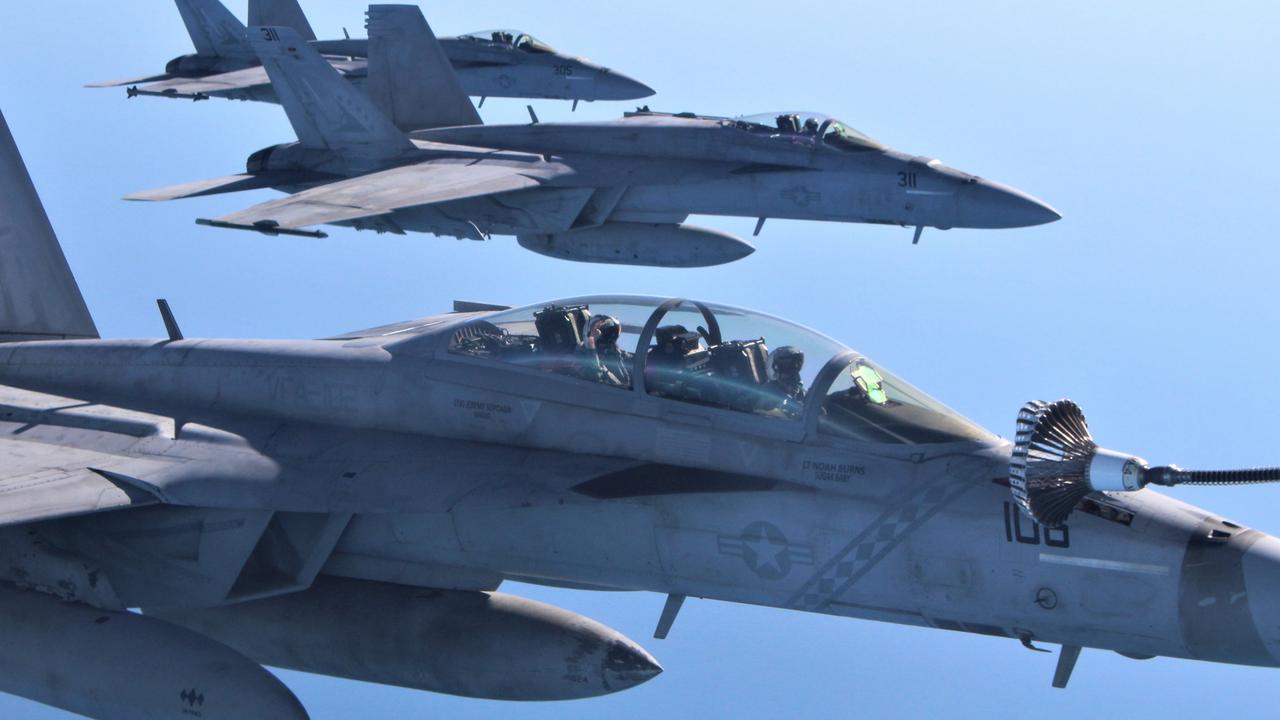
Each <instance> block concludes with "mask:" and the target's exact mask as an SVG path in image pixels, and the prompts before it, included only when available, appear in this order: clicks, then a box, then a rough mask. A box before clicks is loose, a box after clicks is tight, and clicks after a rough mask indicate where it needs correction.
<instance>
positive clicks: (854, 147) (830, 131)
mask: <svg viewBox="0 0 1280 720" xmlns="http://www.w3.org/2000/svg"><path fill="white" fill-rule="evenodd" d="M733 122H735V123H737V124H738V126H739V127H741V128H742V129H744V130H747V131H749V132H757V133H768V134H770V135H781V136H786V137H793V138H807V139H811V140H812V141H813V142H815V143H817V142H821V143H822V144H824V145H827V146H828V147H832V148H835V149H836V150H842V151H845V152H865V151H868V150H883V149H885V145H884V144H883V143H881V142H878V141H876V140H874V139H872V138H871V137H870V136H869V135H867V134H866V133H863V132H859V131H858V130H855V129H853V128H852V127H850V126H848V125H846V124H844V123H843V122H840V121H839V120H837V119H835V118H833V117H831V116H830V115H824V114H822V113H814V112H800V111H787V112H775V113H763V114H760V115H746V116H743V117H737V118H734V119H733Z"/></svg>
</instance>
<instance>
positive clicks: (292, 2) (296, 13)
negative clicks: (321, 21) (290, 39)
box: [249, 0, 316, 42]
mask: <svg viewBox="0 0 1280 720" xmlns="http://www.w3.org/2000/svg"><path fill="white" fill-rule="evenodd" d="M249 25H250V27H287V28H293V29H294V30H297V31H298V35H299V36H300V37H301V38H302V39H303V40H306V41H308V42H309V41H311V40H315V39H316V33H315V31H314V30H312V29H311V23H310V21H308V20H307V15H306V13H304V12H302V6H301V5H299V4H298V0H249Z"/></svg>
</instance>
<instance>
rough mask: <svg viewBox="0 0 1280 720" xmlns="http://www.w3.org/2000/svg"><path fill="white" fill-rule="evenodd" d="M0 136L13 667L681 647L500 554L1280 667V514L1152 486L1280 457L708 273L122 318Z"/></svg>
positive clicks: (373, 667)
mask: <svg viewBox="0 0 1280 720" xmlns="http://www.w3.org/2000/svg"><path fill="white" fill-rule="evenodd" d="M0 131H2V132H0V299H2V300H3V302H0V342H3V343H4V344H0V624H2V625H3V627H4V628H5V632H6V640H7V642H4V643H0V690H2V691H5V692H10V693H13V694H17V695H21V696H23V697H27V698H31V699H34V700H37V701H40V702H44V703H48V704H51V705H56V706H58V707H62V708H66V709H68V710H71V711H74V712H78V713H82V714H85V715H88V716H90V717H94V718H102V719H104V720H123V719H125V718H128V719H129V720H134V719H136V718H170V717H175V718H176V717H186V716H188V715H191V714H196V715H198V716H200V717H204V718H208V719H209V720H231V719H234V720H257V719H266V718H270V719H271V720H279V719H280V718H305V717H306V711H305V710H304V709H303V708H302V707H301V706H300V705H299V704H298V702H297V700H296V699H295V698H294V697H293V695H292V694H291V693H290V692H289V691H288V689H287V688H285V687H284V686H283V685H281V684H280V682H279V681H277V680H276V679H275V678H274V677H273V676H272V675H270V674H269V673H267V672H266V671H265V670H263V668H262V667H261V665H260V664H265V665H270V666H276V667H283V668H293V669H296V670H301V671H306V672H313V673H322V674H326V675H332V676H337V677H344V678H354V679H358V680H365V681H371V682H377V683H384V684H391V685H400V686H405V687H409V688H418V689H423V690H431V691H438V692H444V693H452V694H457V695H465V696H473V697H484V698H503V699H511V700H534V699H539V700H548V699H564V698H577V697H588V696H592V695H599V694H604V693H609V692H615V691H619V690H624V689H626V688H629V687H632V686H634V685H636V684H638V683H642V682H644V681H646V680H648V679H650V678H652V677H653V676H655V675H656V674H657V673H658V672H659V671H660V667H659V666H658V664H657V662H656V661H655V660H654V659H653V657H652V656H651V655H649V654H648V653H647V652H646V651H645V650H643V649H641V648H640V647H639V646H637V645H636V644H635V643H634V642H632V641H630V640H628V639H626V638H624V637H622V636H620V635H619V634H618V633H616V632H614V631H612V630H610V629H608V628H606V627H604V626H602V625H600V624H598V623H595V622H593V621H590V620H587V619H585V618H582V617H578V616H575V615H573V614H571V613H568V612H565V611H563V610H558V609H556V608H552V607H548V606H545V605H541V604H538V603H533V602H530V601H527V600H522V599H520V598H516V597H512V596H509V595H504V594H502V593H499V592H496V591H497V589H498V588H499V586H500V585H501V584H502V583H503V581H504V580H508V579H510V580H520V581H525V582H532V583H544V584H548V585H553V586H558V587H572V588H582V589H600V590H605V589H608V590H647V591H652V592H657V593H663V594H666V595H667V597H668V600H667V603H666V605H665V607H664V608H663V610H662V612H661V614H660V615H658V622H657V629H656V632H655V635H656V636H658V637H664V636H666V635H667V633H668V632H669V631H670V630H671V629H672V624H673V622H674V621H675V619H676V614H677V612H678V611H679V609H680V607H681V605H682V603H683V602H684V599H685V598H686V597H687V596H696V597H702V598H712V599H718V600H724V601H730V602H740V603H753V604H758V605H765V606H771V607H777V608H787V609H793V610H803V611H809V612H818V613H827V614H830V615H838V616H847V617H857V618H866V619H871V620H880V621H886V622H894V623H902V624H908V625H916V626H923V627H933V628H940V629H945V630H953V631H962V632H969V633H979V634H984V635H991V636H996V637H1002V638H1008V639H1009V640H1010V645H1011V647H1016V645H1014V643H1015V642H1018V643H1021V644H1022V645H1025V646H1027V647H1031V648H1035V644H1036V643H1043V644H1056V645H1061V646H1062V652H1061V654H1060V656H1059V663H1058V668H1057V671H1056V673H1055V675H1054V684H1055V685H1057V686H1059V687H1061V686H1065V685H1066V683H1067V680H1068V678H1069V676H1070V674H1071V671H1072V669H1073V667H1074V665H1075V662H1076V660H1077V658H1078V657H1079V655H1080V652H1081V649H1082V648H1085V647H1089V648H1097V649H1105V650H1113V651H1116V652H1118V653H1121V654H1123V655H1126V656H1129V657H1133V658H1149V657H1152V656H1157V655H1164V656H1171V657H1179V658H1194V659H1199V660H1208V661H1215V662H1224V663H1236V664H1246V665H1261V666H1277V665H1280V539H1277V538H1275V537H1272V536H1269V535H1266V534H1264V533H1262V532H1259V531H1256V530H1251V529H1248V528H1244V527H1241V526H1240V525H1238V524H1235V523H1232V522H1230V521H1228V520H1225V519H1223V518H1222V517H1220V516H1218V515H1216V514H1214V513H1211V512H1208V511H1205V510H1200V509H1197V508H1194V507H1191V506H1189V505H1186V504H1183V503H1181V502H1178V501H1176V500H1173V499H1171V498H1169V497H1166V496H1163V495H1160V494H1157V493H1156V492H1153V491H1151V490H1149V489H1144V487H1145V486H1147V485H1150V484H1156V485H1176V484H1180V483H1210V484H1212V483H1239V482H1255V481H1271V480H1276V479H1278V478H1280V471H1277V470H1257V471H1245V472H1218V473H1203V472H1193V471H1186V470H1182V469H1180V468H1176V467H1173V466H1168V467H1157V468H1153V467H1150V466H1149V465H1148V463H1146V462H1145V461H1143V460H1141V459H1140V458H1137V457H1135V456H1131V455H1128V454H1125V453H1116V452H1113V451H1109V450H1104V449H1101V448H1099V447H1098V446H1097V444H1096V443H1095V442H1094V441H1093V439H1092V438H1091V437H1090V435H1089V432H1088V428H1087V425H1086V423H1085V421H1084V417H1083V414H1082V413H1081V412H1080V409H1079V408H1078V407H1076V406H1075V405H1074V404H1072V403H1070V402H1067V401H1061V402H1057V403H1051V404H1046V403H1031V404H1028V405H1027V406H1026V407H1025V408H1024V409H1023V411H1022V412H1021V414H1020V415H1019V417H1018V426H1017V427H1018V432H1017V437H1016V442H1013V443H1011V442H1008V441H1005V440H1002V439H1000V438H998V437H996V436H995V435H993V434H991V433H989V432H987V431H985V430H983V429H982V428H980V427H977V426H975V425H974V424H973V423H972V422H970V421H968V420H966V419H965V418H964V417H962V416H960V415H959V414H957V413H956V412H954V411H952V410H949V409H947V408H946V407H944V406H943V405H941V404H939V403H938V402H937V401H935V400H933V399H931V398H930V397H929V396H928V395H926V394H924V393H923V392H921V391H919V390H917V389H915V388H913V387H911V386H910V385H908V384H907V383H905V382H904V381H902V380H900V379H898V378H896V377H894V376H893V375H891V374H890V373H889V372H888V371H887V370H885V369H883V368H882V367H880V366H878V365H877V364H875V363H874V362H873V361H872V360H870V359H869V358H867V357H865V356H863V355H861V354H859V353H857V352H855V351H853V350H851V349H849V348H847V347H845V346H844V345H842V344H840V343H839V342H837V341H835V340H832V339H830V338H828V337H825V336H823V335H820V334H818V333H815V332H814V331H812V330H808V329H806V328H804V327H801V326H799V325H796V324H793V323H790V322H787V321H785V320H781V319H779V318H776V317H771V316H769V315H765V314H761V313H757V312H752V311H749V310H743V309H739V308H732V307H725V306H720V305H714V304H710V303H700V302H688V301H684V300H668V301H664V300H661V299H653V298H645V297H632V296H613V297H589V298H575V299H570V300H561V301H557V302H552V303H545V304H539V305H534V306H530V307H523V308H517V309H507V308H498V307H494V306H481V305H476V304H469V303H460V304H459V305H458V306H457V307H455V311H454V312H452V313H447V314H441V315H436V316H432V317H426V318H422V319H418V320H412V321H409V322H403V323H398V324H395V325H389V326H386V327H380V328H376V329H371V330H363V331H358V332H351V333H345V334H342V335H338V336H335V337H332V338H328V339H323V340H278V341H262V340H254V341H245V340H193V339H185V338H184V336H183V334H182V332H181V330H180V328H179V324H178V322H177V320H176V319H175V317H174V315H173V313H172V312H171V311H170V310H169V308H168V305H167V304H166V303H163V301H162V302H161V317H162V319H163V321H164V325H165V327H166V330H167V336H166V337H164V338H161V339H157V340H102V339H98V337H97V335H98V334H97V331H96V329H95V324H94V322H93V319H92V318H91V316H90V315H89V312H88V310H87V309H86V307H85V303H84V301H83V300H82V299H81V296H80V293H79V291H78V289H77V286H76V282H75V280H74V278H73V277H72V275H71V273H70V271H69V270H68V268H67V264H66V261H65V259H64V258H63V256H62V254H61V251H60V249H59V247H58V244H57V241H56V239H55V237H54V235H53V232H52V230H51V229H50V227H49V224H48V221H47V219H46V218H45V217H44V213H43V211H42V210H41V207H40V201H39V198H38V197H37V196H36V194H35V191H34V189H33V188H32V186H31V182H30V179H29V178H28V177H27V175H26V173H25V170H24V168H23V166H22V162H21V159H20V157H19V155H18V151H17V149H16V147H15V146H14V144H13V141H12V139H11V138H10V136H9V134H8V129H7V127H5V126H4V125H3V123H2V122H0ZM770 348H772V350H771V349H770ZM131 607H140V608H142V609H143V613H144V614H142V615H137V614H130V613H128V612H125V611H124V609H125V608H131ZM655 610H657V608H656V607H655ZM655 614H657V613H655ZM85 648H92V652H85V651H84V649H85ZM903 672H904V673H909V672H910V668H903Z"/></svg>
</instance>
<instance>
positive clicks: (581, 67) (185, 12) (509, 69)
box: [89, 0, 653, 109]
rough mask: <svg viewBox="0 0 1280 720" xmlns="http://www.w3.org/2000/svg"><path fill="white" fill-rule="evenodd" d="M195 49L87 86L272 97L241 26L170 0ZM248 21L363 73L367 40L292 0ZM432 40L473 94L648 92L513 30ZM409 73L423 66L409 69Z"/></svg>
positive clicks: (632, 96)
mask: <svg viewBox="0 0 1280 720" xmlns="http://www.w3.org/2000/svg"><path fill="white" fill-rule="evenodd" d="M176 2H177V5H178V11H179V12H180V13H181V15H182V20H183V22H184V23H185V24H186V26H187V32H188V34H189V35H190V36H191V42H192V43H193V44H194V45H195V48H196V52H195V53H194V54H190V55H182V56H180V57H176V58H174V59H173V60H170V61H169V62H168V64H166V66H165V70H164V72H163V73H160V74H158V75H148V76H146V77H140V78H131V79H127V80H111V81H107V82H101V83H93V84H91V85H89V87H95V88H107V87H126V88H127V89H128V96H129V97H131V98H133V97H160V98H172V99H179V100H197V101H199V100H208V99H210V98H225V99H228V100H246V101H253V102H268V103H278V102H280V100H279V98H278V97H277V95H276V93H275V90H274V89H273V88H272V87H271V80H270V78H268V77H267V73H266V71H264V70H263V69H262V63H261V62H260V61H259V60H258V56H257V54H255V53H254V51H253V48H252V47H251V46H250V45H249V43H248V41H247V40H246V36H245V33H246V28H245V25H244V23H242V22H240V21H239V20H238V19H237V18H236V17H235V15H233V14H231V11H230V10H228V9H227V8H226V6H224V5H223V4H222V3H221V2H220V0H176ZM249 24H250V25H279V26H283V27H288V28H292V29H293V30H295V31H296V32H297V33H298V34H299V36H300V37H301V38H302V40H303V41H305V42H306V43H307V44H308V45H310V46H311V47H313V48H315V50H316V52H318V53H320V54H321V55H323V56H324V57H325V60H326V61H327V62H328V63H329V64H330V65H332V66H333V68H334V71H335V72H337V73H338V74H340V75H341V76H342V77H344V78H346V79H347V80H349V81H350V82H351V83H352V85H354V86H355V87H358V88H363V87H364V85H365V82H366V80H367V78H368V75H369V70H370V67H369V41H368V40H365V39H361V38H351V37H350V36H347V37H345V38H342V39H337V40H318V39H316V34H315V31H314V30H312V28H311V23H310V22H308V20H307V17H306V15H305V14H303V12H302V8H301V7H300V6H299V5H298V2H297V0H250V2H249ZM440 43H441V45H442V46H443V48H444V52H445V54H446V55H447V57H448V60H449V62H450V64H451V65H452V66H453V69H454V71H455V72H456V73H457V75H458V79H459V81H460V82H461V84H462V88H463V90H464V91H465V92H466V93H467V94H468V95H471V96H474V97H479V98H481V103H482V104H483V102H484V99H485V98H490V97H496V98H528V99H549V100H572V101H573V107H574V108H575V109H576V108H577V107H578V103H580V102H595V101H597V100H638V99H640V98H647V97H649V96H650V95H653V89H652V88H650V87H649V86H648V85H645V84H644V83H642V82H639V81H637V80H633V79H631V78H629V77H627V76H626V75H624V74H622V73H619V72H616V71H614V70H611V69H609V68H606V67H603V66H600V65H596V64H595V63H592V62H590V61H588V60H585V59H583V58H581V57H576V56H573V55H569V54H566V53H563V52H560V51H559V50H556V49H555V48H552V47H551V46H550V45H548V44H546V43H544V42H542V41H541V40H539V39H537V38H536V37H534V36H533V35H530V34H529V33H526V32H522V31H519V30H490V31H486V32H477V33H470V34H467V35H462V36H459V37H448V38H441V39H440ZM409 70H410V71H411V72H415V73H417V72H424V71H425V70H424V69H419V68H409Z"/></svg>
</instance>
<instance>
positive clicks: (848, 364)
mask: <svg viewBox="0 0 1280 720" xmlns="http://www.w3.org/2000/svg"><path fill="white" fill-rule="evenodd" d="M449 353H450V354H451V355H454V356H468V357H471V358H476V359H481V360H484V361H487V362H495V363H503V364H507V365H513V366H518V367H520V368H523V369H524V370H525V371H527V372H531V373H539V374H540V373H548V374H553V375H558V376H561V377H564V378H569V379H571V380H572V381H576V382H581V383H590V384H595V385H598V386H604V387H607V388H610V389H611V390H612V391H614V392H619V393H622V392H628V393H634V394H635V395H634V397H636V398H637V399H639V398H642V397H643V398H650V399H653V400H658V401H661V402H669V403H680V404H683V405H689V406H700V407H703V408H710V409H713V410H717V411H725V412H732V413H738V414H742V415H750V416H753V417H756V418H760V419H762V420H765V421H770V422H792V423H806V424H807V426H808V427H812V428H813V429H814V431H815V432H817V433H819V434H821V435H825V436H828V437H831V438H835V439H844V440H853V441H860V442H876V443H894V444H924V443H945V442H960V441H979V440H987V439H990V437H991V435H990V433H988V432H986V431H985V430H983V429H982V428H980V427H978V426H977V425H975V424H974V423H972V422H970V421H969V420H966V419H965V418H963V417H962V416H960V415H959V414H957V413H956V412H954V411H952V410H950V409H948V408H946V407H945V406H943V405H942V404H941V403H939V402H937V401H936V400H934V399H932V398H930V397H929V396H928V395H925V394H924V393H922V392H920V391H919V390H917V389H915V388H913V387H911V386H910V385H908V384H907V383H905V382H903V381H902V380H900V379H898V378H896V377H894V376H893V375H892V374H890V373H889V372H888V371H887V370H885V369H884V368H882V367H880V366H878V365H876V364H875V363H873V362H872V361H871V360H869V359H868V358H866V357H864V356H862V355H860V354H859V353H857V352H855V351H853V350H850V349H849V348H847V347H845V346H843V345H841V344H840V343H838V342H836V341H835V340H832V339H831V338H829V337H827V336H825V335H822V334H820V333H818V332H815V331H813V330H810V329H808V328H805V327H803V326H800V325H796V324H794V323H791V322H788V321H786V320H783V319H781V318H776V317H773V316H770V315H765V314H762V313H757V312H753V311H749V310H743V309H740V308H733V307H728V306H723V305H716V304H712V303H702V302H694V301H686V300H678V299H677V300H662V299H660V298H650V297H639V296H595V297H583V298H573V299H568V300H560V301H556V302H552V303H543V304H539V305H533V306H528V307H523V308H518V309H513V310H506V311H501V312H498V313H494V314H490V315H486V316H484V317H482V318H479V319H476V320H473V321H471V322H469V323H467V324H465V325H463V326H462V327H461V328H459V329H458V330H456V331H455V332H454V333H453V335H452V336H451V337H450V340H449Z"/></svg>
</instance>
